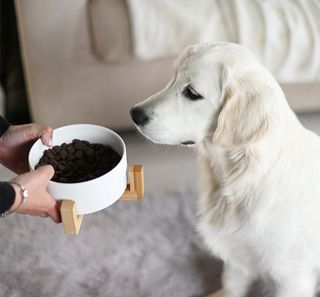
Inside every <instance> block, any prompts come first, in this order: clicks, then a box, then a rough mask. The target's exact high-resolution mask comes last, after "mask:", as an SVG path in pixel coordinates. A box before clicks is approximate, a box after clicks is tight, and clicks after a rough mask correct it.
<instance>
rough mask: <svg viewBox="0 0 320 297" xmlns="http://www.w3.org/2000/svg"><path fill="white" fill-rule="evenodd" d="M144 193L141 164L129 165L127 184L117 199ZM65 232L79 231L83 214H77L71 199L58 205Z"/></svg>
mask: <svg viewBox="0 0 320 297" xmlns="http://www.w3.org/2000/svg"><path fill="white" fill-rule="evenodd" d="M143 195H144V174H143V166H142V165H138V164H135V165H131V166H130V167H129V170H128V185H127V188H126V190H125V191H124V193H123V195H122V196H121V197H120V199H119V200H130V201H138V200H141V199H142V197H143ZM60 212H61V218H62V223H63V228H64V233H65V234H73V235H77V234H78V233H79V231H80V227H81V223H82V220H83V215H78V214H77V209H76V203H75V202H74V201H73V200H63V201H62V203H61V206H60Z"/></svg>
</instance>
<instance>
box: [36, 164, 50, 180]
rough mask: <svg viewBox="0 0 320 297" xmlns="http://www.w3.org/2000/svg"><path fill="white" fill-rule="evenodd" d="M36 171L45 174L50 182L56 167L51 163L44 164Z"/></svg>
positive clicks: (41, 174) (38, 173)
mask: <svg viewBox="0 0 320 297" xmlns="http://www.w3.org/2000/svg"><path fill="white" fill-rule="evenodd" d="M34 173H35V174H37V175H40V176H43V177H44V178H45V180H46V181H47V183H48V182H49V180H50V179H51V178H52V177H53V176H54V169H53V167H52V166H51V165H43V166H40V167H39V168H38V169H37V170H35V171H34Z"/></svg>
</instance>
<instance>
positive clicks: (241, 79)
mask: <svg viewBox="0 0 320 297" xmlns="http://www.w3.org/2000/svg"><path fill="white" fill-rule="evenodd" d="M131 116H132V118H133V120H134V121H135V123H136V124H137V126H138V129H139V130H140V131H141V133H142V134H143V135H145V136H146V137H147V138H149V139H151V140H152V141H154V142H156V143H164V144H173V145H174V144H184V145H196V146H197V147H198V151H199V163H200V182H201V187H200V189H201V197H200V222H199V226H198V230H199V232H200V233H201V235H202V236H203V238H204V240H205V242H206V244H207V245H208V247H209V249H210V250H211V251H212V253H213V254H214V255H216V256H218V257H220V258H221V259H222V260H223V261H224V272H223V280H222V283H223V288H222V289H221V290H220V291H219V292H216V293H214V294H213V295H211V296H214V297H217V296H219V297H220V296H221V297H243V296H246V294H247V291H248V287H249V285H250V284H251V283H252V281H253V280H254V279H255V278H257V277H270V278H272V279H273V280H274V282H275V286H276V296H277V297H314V296H315V295H316V287H317V282H318V281H319V275H320V138H319V137H318V136H317V135H315V134H314V133H312V132H311V131H309V130H307V129H305V128H304V127H303V126H302V125H301V124H300V122H299V121H298V119H297V118H296V116H295V115H294V113H293V112H292V111H291V109H290V108H289V106H288V104H287V101H286V99H285V96H284V94H283V92H282V90H281V88H280V86H279V85H278V83H277V82H276V80H275V79H274V78H273V77H272V75H271V74H270V72H269V71H268V70H266V69H265V68H264V67H263V66H261V65H260V64H259V63H258V62H257V61H256V60H255V58H254V56H253V55H252V54H251V53H250V52H249V51H248V50H246V49H245V48H243V47H241V46H239V45H236V44H232V43H218V44H214V45H194V46H191V47H189V48H188V49H187V50H186V51H184V52H183V53H182V55H181V56H180V57H179V58H178V60H177V62H176V65H175V72H174V77H173V78H172V80H171V81H170V83H169V84H168V85H167V86H166V87H165V88H164V89H163V90H162V91H160V92H159V93H157V94H155V95H153V96H151V97H150V98H148V99H147V100H145V101H143V102H141V103H139V104H137V105H136V106H135V107H134V108H132V109H131Z"/></svg>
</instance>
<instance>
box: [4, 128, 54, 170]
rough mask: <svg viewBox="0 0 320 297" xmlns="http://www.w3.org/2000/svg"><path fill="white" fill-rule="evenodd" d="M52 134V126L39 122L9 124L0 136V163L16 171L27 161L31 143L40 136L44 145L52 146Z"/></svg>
mask: <svg viewBox="0 0 320 297" xmlns="http://www.w3.org/2000/svg"><path fill="white" fill-rule="evenodd" d="M52 134H53V130H52V128H50V127H47V126H44V125H40V124H27V125H17V126H14V125H12V126H10V127H9V128H8V130H7V131H6V132H5V133H4V134H3V135H2V136H1V137H0V163H2V164H3V165H4V166H6V167H7V168H9V169H11V170H12V171H14V172H18V170H19V167H20V166H21V164H23V163H27V160H28V153H29V150H30V148H31V146H32V145H33V143H34V142H35V141H36V140H37V139H38V138H41V140H42V142H43V144H44V145H46V146H52Z"/></svg>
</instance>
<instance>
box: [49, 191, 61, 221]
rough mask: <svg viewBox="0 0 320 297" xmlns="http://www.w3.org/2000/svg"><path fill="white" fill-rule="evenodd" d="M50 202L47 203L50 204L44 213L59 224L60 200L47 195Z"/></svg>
mask: <svg viewBox="0 0 320 297" xmlns="http://www.w3.org/2000/svg"><path fill="white" fill-rule="evenodd" d="M46 199H47V200H48V201H50V200H51V201H50V203H48V204H49V205H50V206H49V208H48V209H47V212H46V214H47V215H48V216H49V217H50V218H51V219H52V221H54V222H55V223H57V224H59V223H61V221H62V219H61V213H60V202H59V201H56V200H55V199H54V198H53V197H52V196H50V195H48V196H47V198H46Z"/></svg>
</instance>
